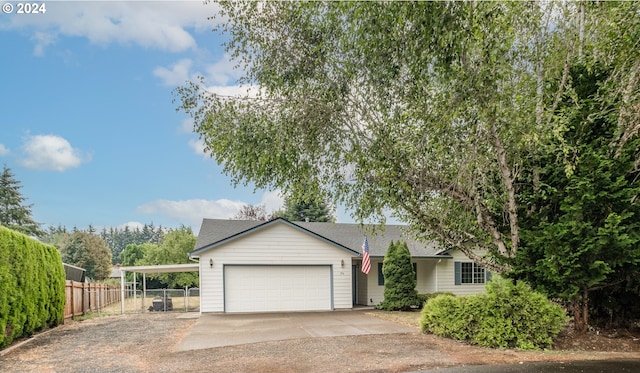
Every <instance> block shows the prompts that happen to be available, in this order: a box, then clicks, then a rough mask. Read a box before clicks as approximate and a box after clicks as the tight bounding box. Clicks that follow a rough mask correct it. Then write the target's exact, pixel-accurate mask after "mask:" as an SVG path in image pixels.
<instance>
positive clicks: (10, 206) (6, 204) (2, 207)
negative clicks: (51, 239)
mask: <svg viewBox="0 0 640 373" xmlns="http://www.w3.org/2000/svg"><path fill="white" fill-rule="evenodd" d="M20 188H22V186H21V185H20V182H19V181H18V180H16V179H15V178H14V175H13V173H11V170H10V169H9V168H8V167H7V166H6V165H5V166H4V169H3V170H2V175H0V225H4V226H5V227H7V228H9V229H13V230H15V231H18V232H20V233H24V234H26V235H30V236H36V237H39V236H42V235H43V234H44V232H43V231H42V230H41V229H40V224H38V223H36V222H35V220H33V218H32V217H31V206H33V205H25V204H24V202H25V201H26V198H24V197H23V196H22V194H21V193H20Z"/></svg>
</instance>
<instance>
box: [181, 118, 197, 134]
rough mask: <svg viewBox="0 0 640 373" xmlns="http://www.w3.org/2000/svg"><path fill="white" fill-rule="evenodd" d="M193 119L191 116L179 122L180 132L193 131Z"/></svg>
mask: <svg viewBox="0 0 640 373" xmlns="http://www.w3.org/2000/svg"><path fill="white" fill-rule="evenodd" d="M193 127H194V123H193V119H192V118H184V119H183V120H182V123H180V132H183V133H193Z"/></svg>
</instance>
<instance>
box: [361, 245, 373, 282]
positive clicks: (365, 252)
mask: <svg viewBox="0 0 640 373" xmlns="http://www.w3.org/2000/svg"><path fill="white" fill-rule="evenodd" d="M369 271H371V258H369V242H368V241H367V237H365V238H364V242H363V243H362V273H364V274H365V275H368V274H369Z"/></svg>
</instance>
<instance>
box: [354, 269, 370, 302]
mask: <svg viewBox="0 0 640 373" xmlns="http://www.w3.org/2000/svg"><path fill="white" fill-rule="evenodd" d="M369 276H371V272H369V275H365V274H364V273H362V262H359V263H358V265H357V266H356V278H357V286H358V290H357V293H356V294H357V296H358V299H357V303H358V304H360V305H363V306H365V305H367V304H369V291H368V283H367V280H368V278H369Z"/></svg>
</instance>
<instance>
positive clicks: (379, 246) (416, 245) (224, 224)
mask: <svg viewBox="0 0 640 373" xmlns="http://www.w3.org/2000/svg"><path fill="white" fill-rule="evenodd" d="M278 220H280V221H285V222H286V220H284V219H282V218H279V219H276V220H272V221H270V222H266V223H265V222H263V221H255V220H223V219H203V220H202V226H201V227H200V233H199V234H198V239H197V240H196V245H195V250H194V251H199V252H201V251H204V250H202V249H205V248H206V247H208V246H212V245H214V244H216V243H218V242H220V241H223V240H226V239H230V238H231V237H233V236H235V235H239V234H241V233H243V232H247V231H251V230H252V229H254V228H257V227H258V226H260V225H263V224H264V225H267V224H275V223H276V222H277V221H278ZM291 224H293V225H296V226H298V227H300V228H303V229H306V230H308V231H310V232H313V233H315V234H317V235H319V236H322V237H324V238H326V239H327V240H330V241H333V242H335V243H336V244H338V245H341V246H343V247H345V248H347V249H350V250H352V251H355V252H357V253H360V254H362V242H363V240H364V237H365V235H366V236H367V240H368V243H369V254H370V255H371V256H372V257H384V254H385V253H386V252H387V248H388V247H389V244H390V243H391V241H394V242H395V241H398V240H401V241H405V242H407V246H408V247H409V251H410V252H411V256H413V257H448V255H447V254H443V253H441V252H442V247H441V246H439V245H438V244H437V243H436V242H428V243H423V242H418V241H416V240H415V239H413V238H412V236H411V235H410V234H408V231H407V230H406V229H407V227H406V226H403V225H385V226H384V228H382V229H379V230H377V231H376V232H375V233H373V234H371V233H367V232H371V229H367V228H370V227H368V226H364V227H361V226H360V225H358V224H346V223H318V222H309V223H307V222H291ZM205 250H206V249H205Z"/></svg>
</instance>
